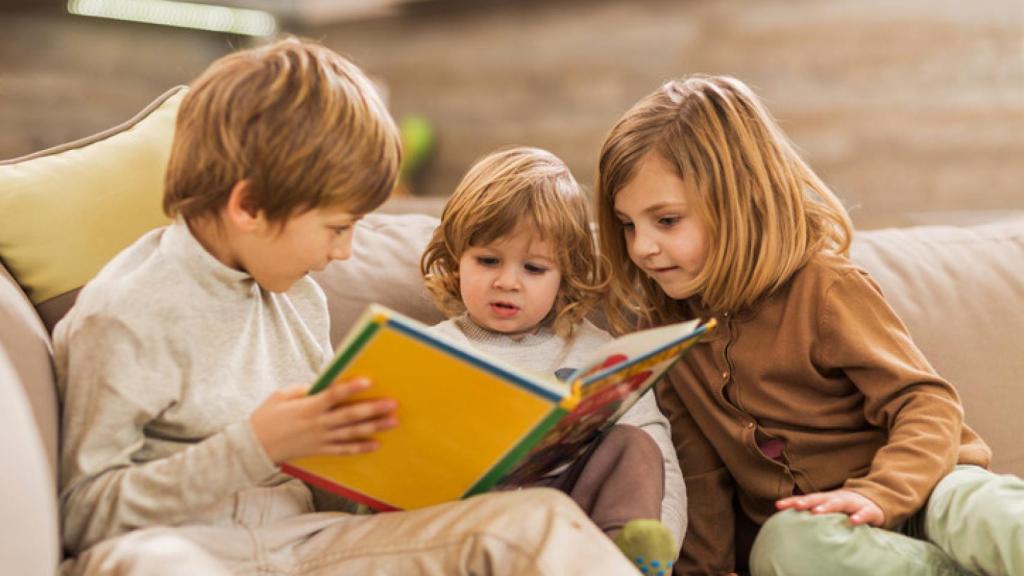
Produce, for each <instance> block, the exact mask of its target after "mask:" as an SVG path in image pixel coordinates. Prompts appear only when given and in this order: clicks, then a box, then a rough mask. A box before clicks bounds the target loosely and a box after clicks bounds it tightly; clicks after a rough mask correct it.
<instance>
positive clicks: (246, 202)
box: [224, 180, 265, 232]
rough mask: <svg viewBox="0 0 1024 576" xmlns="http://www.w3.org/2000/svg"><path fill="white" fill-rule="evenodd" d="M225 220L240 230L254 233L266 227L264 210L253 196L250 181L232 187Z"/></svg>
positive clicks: (225, 208)
mask: <svg viewBox="0 0 1024 576" xmlns="http://www.w3.org/2000/svg"><path fill="white" fill-rule="evenodd" d="M224 216H225V219H226V220H227V221H228V222H229V223H230V224H232V225H233V226H235V227H236V228H238V229H241V230H245V231H250V232H254V231H257V230H260V229H261V228H262V227H263V225H264V223H265V222H264V220H265V218H264V215H263V210H261V209H260V208H259V207H258V206H257V205H256V201H255V199H254V198H253V196H252V185H251V184H250V182H249V180H239V181H238V182H235V185H234V186H232V187H231V192H230V193H229V194H228V202H227V204H226V205H225V206H224Z"/></svg>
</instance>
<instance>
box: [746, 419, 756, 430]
mask: <svg viewBox="0 0 1024 576" xmlns="http://www.w3.org/2000/svg"><path fill="white" fill-rule="evenodd" d="M753 428H754V422H753V421H751V422H747V429H748V430H750V429H753Z"/></svg>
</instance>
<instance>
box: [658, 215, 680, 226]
mask: <svg viewBox="0 0 1024 576" xmlns="http://www.w3.org/2000/svg"><path fill="white" fill-rule="evenodd" d="M680 219H681V217H680V216H662V217H661V218H658V224H660V225H662V226H666V227H668V226H675V225H676V224H677V223H678V222H679V220H680Z"/></svg>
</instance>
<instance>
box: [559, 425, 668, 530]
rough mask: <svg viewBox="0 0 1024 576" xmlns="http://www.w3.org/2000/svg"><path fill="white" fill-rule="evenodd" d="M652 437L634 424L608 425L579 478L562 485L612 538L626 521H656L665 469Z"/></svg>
mask: <svg viewBox="0 0 1024 576" xmlns="http://www.w3.org/2000/svg"><path fill="white" fill-rule="evenodd" d="M664 466H665V465H664V463H663V462H662V460H661V451H660V450H659V449H658V445H657V444H656V443H655V442H654V440H653V439H652V438H651V437H650V436H649V435H648V434H647V433H646V432H644V431H643V430H641V429H639V428H637V427H635V426H627V425H617V426H612V428H611V430H609V431H608V434H607V435H605V437H604V439H602V440H601V443H600V444H599V445H598V446H597V447H596V448H595V449H594V451H593V452H592V454H591V455H590V457H589V458H588V459H587V461H586V462H585V463H583V464H582V469H581V470H580V471H579V477H578V478H577V479H576V480H575V482H573V483H572V485H571V486H565V487H563V489H564V490H565V491H566V492H567V493H568V494H569V496H571V497H572V499H573V500H575V501H576V503H577V504H579V505H580V508H583V511H584V512H586V513H587V515H588V516H590V518H591V520H593V521H594V524H597V526H598V527H599V528H600V529H601V530H604V532H605V533H606V534H609V535H610V536H614V535H615V534H617V533H618V531H619V530H621V529H622V527H623V526H625V524H626V522H629V521H630V520H634V519H638V518H647V519H652V520H660V519H661V500H662V498H664V496H665V468H664Z"/></svg>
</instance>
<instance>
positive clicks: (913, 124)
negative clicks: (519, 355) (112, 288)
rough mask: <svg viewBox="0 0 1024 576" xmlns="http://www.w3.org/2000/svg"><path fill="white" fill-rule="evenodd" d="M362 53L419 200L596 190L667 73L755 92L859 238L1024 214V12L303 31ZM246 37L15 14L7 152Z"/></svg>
mask: <svg viewBox="0 0 1024 576" xmlns="http://www.w3.org/2000/svg"><path fill="white" fill-rule="evenodd" d="M294 31H296V32H298V33H300V34H302V35H304V36H309V37H313V38H318V39H320V40H322V41H323V42H324V43H326V44H327V45H329V46H331V47H332V48H335V49H337V50H338V51H340V52H342V53H345V54H347V55H349V56H351V57H352V58H354V59H355V60H356V61H357V62H358V63H359V64H360V65H361V66H363V67H364V69H366V70H367V71H368V72H370V73H371V74H372V75H374V76H375V77H376V78H377V79H378V80H379V81H380V82H381V83H382V84H384V85H385V86H386V87H387V93H388V98H389V102H390V105H391V108H392V110H393V111H394V112H395V114H396V115H397V116H401V115H404V114H420V115H423V116H426V117H427V118H429V119H430V120H431V122H432V123H433V124H434V126H435V127H436V130H437V133H438V138H439V140H438V147H437V149H436V151H435V152H436V153H435V155H434V157H433V159H432V162H431V163H430V164H429V165H428V168H427V170H426V172H425V173H424V174H423V178H422V179H421V180H420V181H418V182H417V183H416V184H417V188H416V190H415V192H416V193H417V194H421V195H429V196H440V195H446V194H448V193H449V192H450V191H451V190H452V189H453V188H454V186H455V184H456V183H457V182H458V180H459V178H460V177H461V176H462V174H463V173H464V172H465V170H466V169H467V168H468V167H469V165H470V164H471V163H472V162H473V161H474V160H475V159H476V158H478V157H480V156H481V155H483V154H485V153H487V152H488V151H490V150H493V149H494V148H497V147H500V146H507V145H513V144H530V145H536V146H541V147H545V148H548V149H550V150H551V151H553V152H554V153H556V154H558V155H559V156H561V157H563V158H564V159H565V160H566V161H567V162H568V163H569V165H570V167H571V168H572V169H573V171H574V172H575V174H576V176H577V178H578V179H579V180H580V181H581V182H583V183H586V184H588V185H589V184H591V183H592V182H593V180H594V170H595V165H596V155H597V151H598V149H599V146H600V144H601V142H602V140H603V138H604V135H605V133H606V132H607V130H608V129H609V128H610V127H611V125H612V123H613V122H614V121H615V119H616V118H617V117H618V116H619V115H620V114H621V113H622V112H623V111H625V109H626V108H627V107H628V106H629V105H630V104H632V103H633V102H634V101H635V100H636V99H638V98H639V97H641V96H643V95H644V94H646V93H648V92H650V91H651V90H653V89H654V88H655V87H657V86H658V85H659V84H660V82H662V81H663V80H666V79H669V78H673V77H678V76H682V75H686V74H689V73H694V72H706V73H724V74H732V75H735V76H738V77H740V78H741V79H743V80H745V81H746V82H748V83H749V84H751V85H752V86H753V87H754V88H755V89H756V90H757V91H758V92H759V93H760V94H761V95H762V97H763V98H764V99H765V101H766V102H767V104H768V106H769V108H770V109H771V110H772V112H774V114H775V115H776V116H777V117H778V118H779V119H780V121H781V123H782V125H783V127H784V129H785V130H786V131H787V132H788V133H789V135H790V136H791V138H792V139H793V140H794V141H795V142H796V143H797V145H798V146H799V147H800V148H801V150H802V151H803V152H804V154H805V157H806V158H807V159H808V161H809V162H810V163H811V165H812V166H813V167H814V168H815V169H816V170H817V171H818V172H819V173H820V174H821V176H822V177H823V178H824V179H825V180H826V182H828V183H829V184H830V185H832V186H833V188H834V189H835V190H836V191H837V192H838V193H839V194H840V196H842V197H843V199H844V200H845V201H846V202H847V204H848V205H849V206H850V207H851V210H852V213H853V215H854V219H855V222H856V223H857V224H858V225H859V226H861V227H877V226H883V225H892V224H908V223H932V222H960V221H976V220H978V219H990V218H992V217H995V218H998V217H999V215H1000V214H1002V213H1004V212H1005V211H1008V210H1018V211H1019V210H1024V4H1022V3H1021V2H1020V1H1019V0H980V1H977V2H954V1H946V0H940V1H929V0H904V1H902V2H899V3H893V2H883V1H879V0H865V1H859V0H832V1H825V0H820V1H814V0H764V1H759V2H744V1H740V0H717V1H696V0H692V1H684V0H594V1H582V0H551V1H548V2H530V1H519V2H494V1H491V2H476V3H474V2H440V3H430V2H425V3H421V4H418V5H417V9H416V10H415V11H414V12H411V13H410V14H408V15H406V16H402V17H398V18H390V19H382V20H374V21H368V22H355V23H344V24H337V25H334V26H330V27H324V28H318V29H312V30H294ZM244 44H245V41H243V40H239V39H229V38H227V37H223V36H217V35H213V34H206V33H200V32H190V31H180V30H173V29H162V28H157V27H153V26H147V25H136V24H119V23H111V22H102V21H94V20H86V19H80V18H74V17H70V16H64V15H59V14H54V15H38V14H36V15H17V14H14V15H11V14H0V126H3V128H4V129H3V130H2V131H0V157H4V158H9V157H13V156H17V155H21V154H25V153H29V152H32V151H34V150H37V149H40V148H42V147H46V146H51V145H55V144H58V143H61V142H64V141H66V140H70V139H72V138H77V137H81V136H85V135H88V134H90V133H92V132H94V131H98V130H101V129H103V128H106V127H108V126H110V125H113V124H116V123H117V122H120V121H121V120H124V119H127V118H129V117H131V116H132V115H133V114H134V113H135V112H136V111H137V110H138V109H140V108H142V107H143V106H144V105H145V104H146V102H148V101H149V100H150V99H152V98H153V97H155V96H157V95H158V94H160V93H161V92H163V91H164V90H165V89H166V88H167V87H168V86H170V85H173V84H177V83H182V82H187V81H188V80H189V79H190V78H192V77H193V76H194V75H195V74H197V73H198V72H199V71H201V70H202V68H203V67H204V66H205V65H206V64H207V63H208V62H209V61H211V60H212V59H214V58H216V57H217V56H219V55H220V54H223V53H225V52H226V51H227V50H230V49H231V47H232V46H238V45H244Z"/></svg>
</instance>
